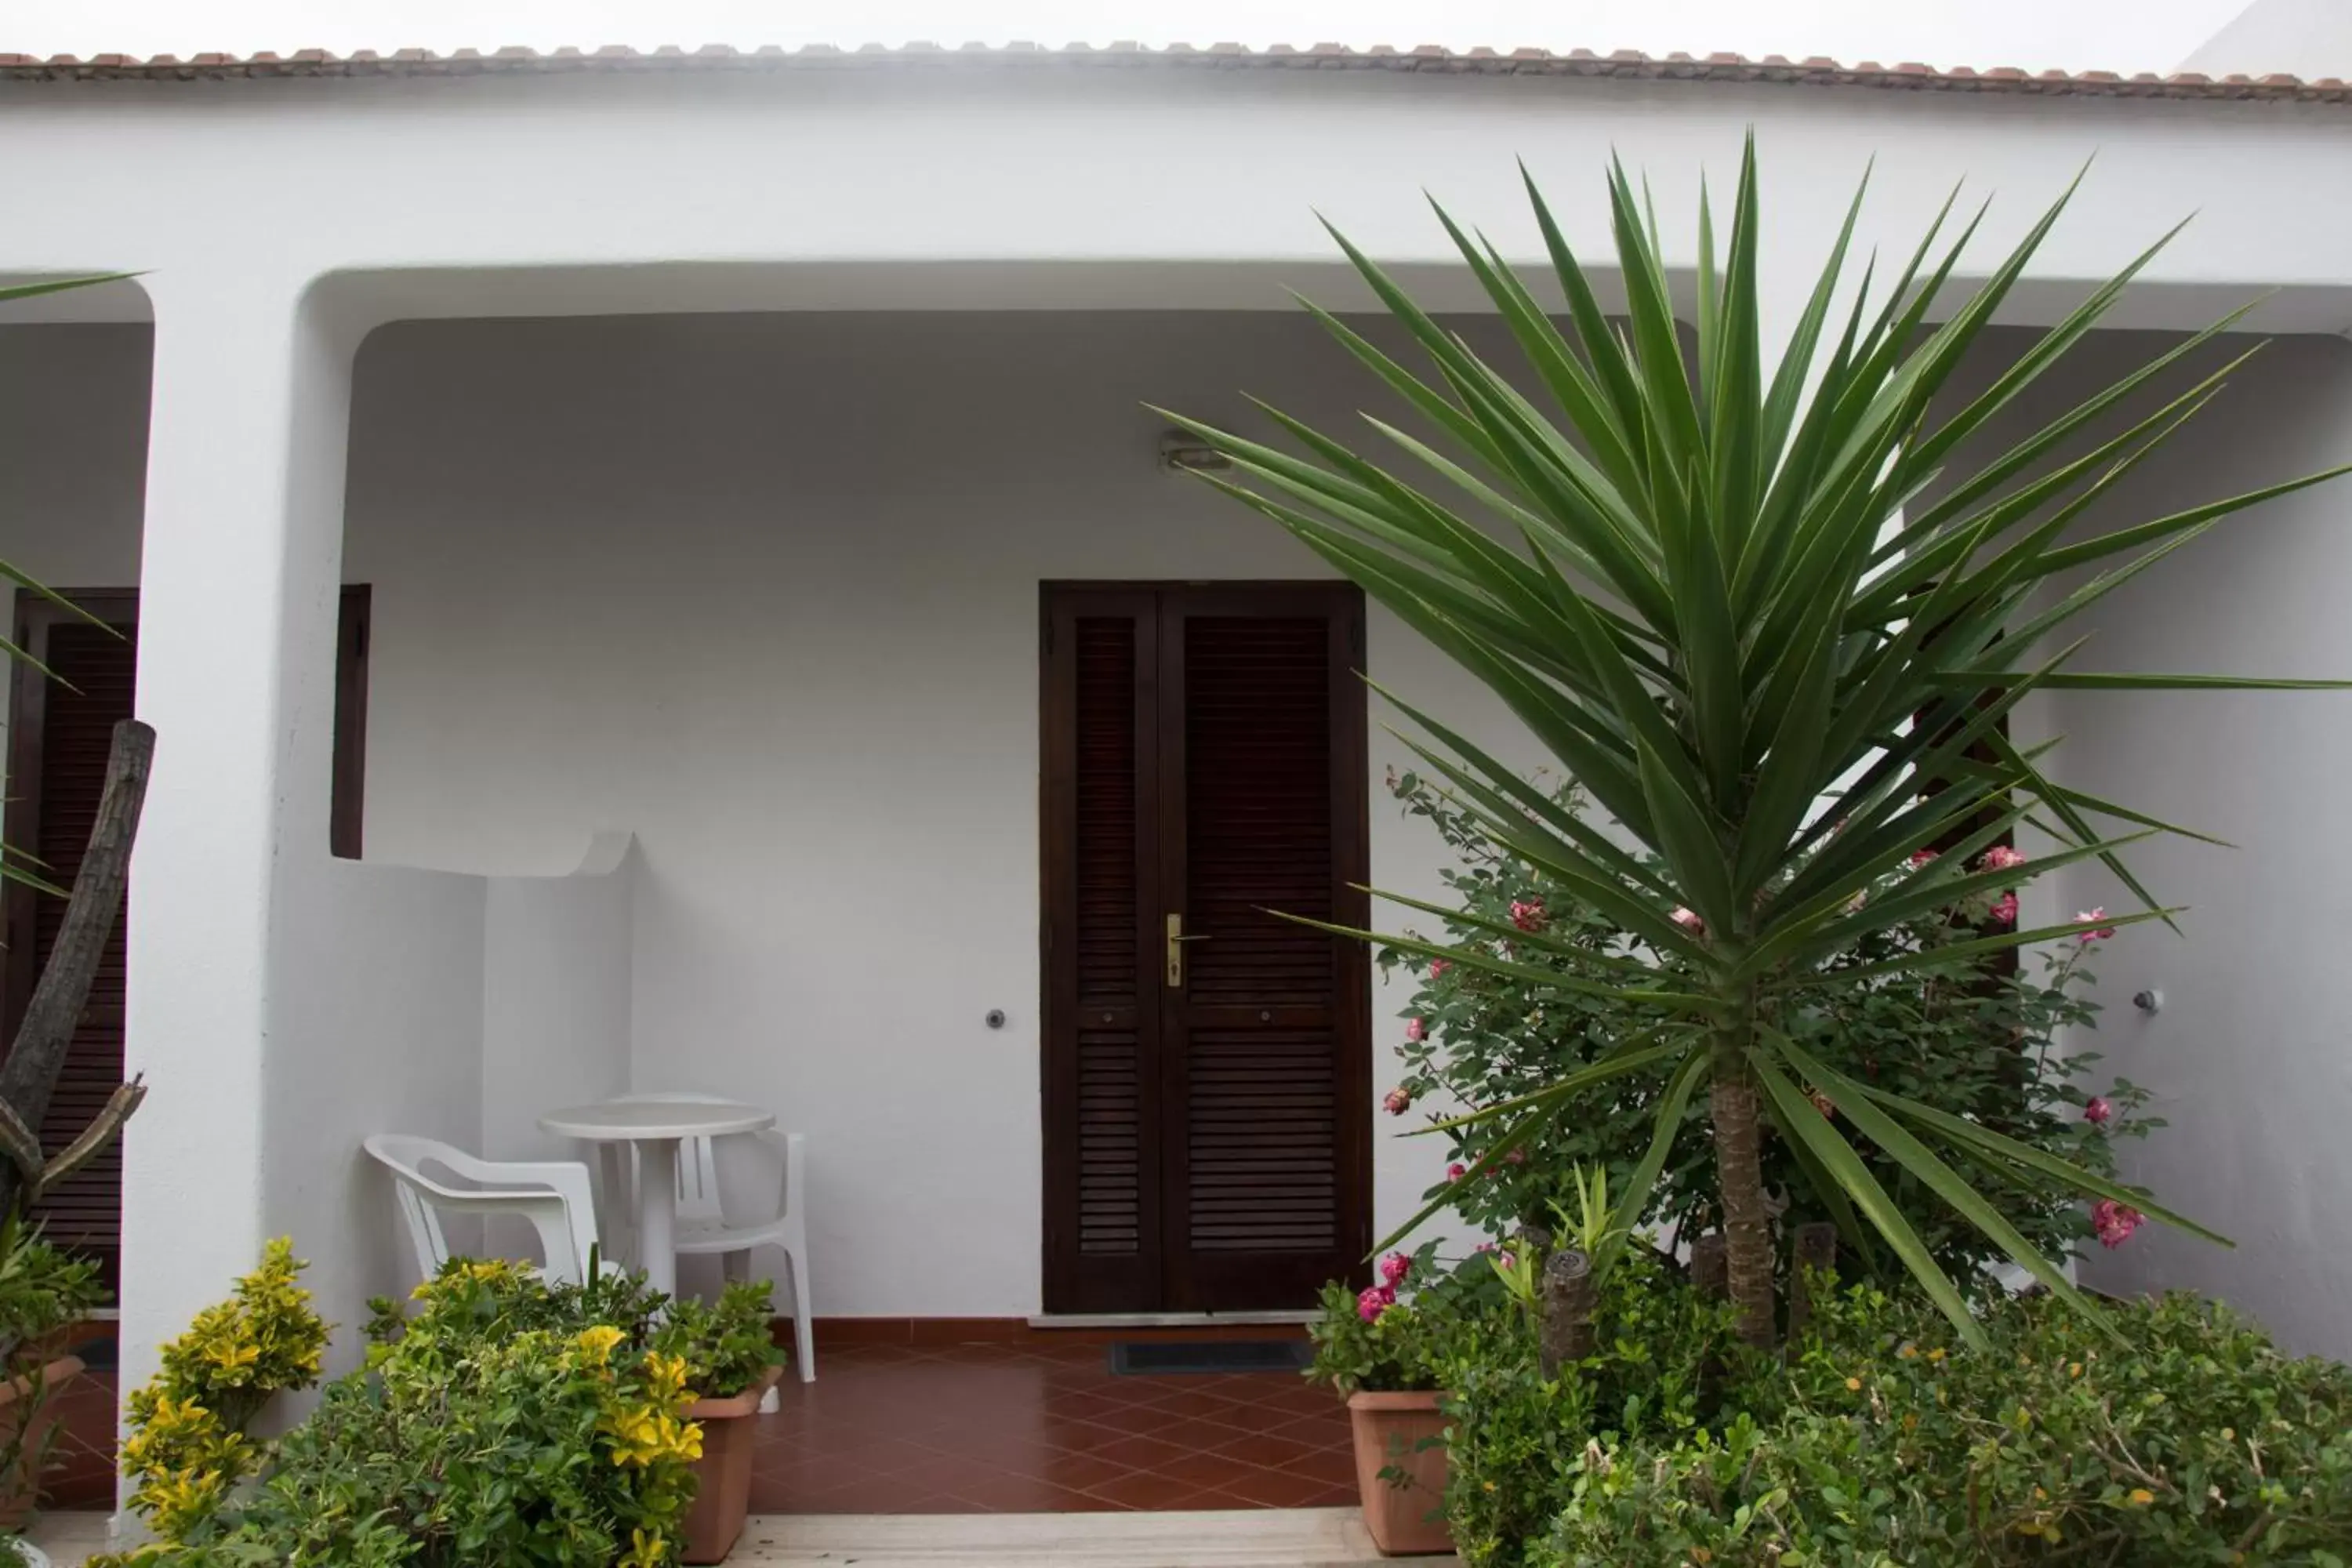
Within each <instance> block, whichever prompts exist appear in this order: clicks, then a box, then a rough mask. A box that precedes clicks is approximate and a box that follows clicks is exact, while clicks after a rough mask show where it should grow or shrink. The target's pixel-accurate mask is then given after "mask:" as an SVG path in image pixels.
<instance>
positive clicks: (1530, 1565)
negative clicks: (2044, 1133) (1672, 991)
mask: <svg viewBox="0 0 2352 1568" xmlns="http://www.w3.org/2000/svg"><path fill="white" fill-rule="evenodd" d="M1628 1263H1629V1265H1633V1269H1632V1272H1630V1273H1626V1274H1624V1275H1623V1277H1622V1278H1612V1280H1611V1281H1610V1282H1609V1285H1608V1286H1607V1287H1606V1288H1605V1289H1604V1310H1603V1316H1602V1335H1601V1348H1600V1349H1599V1351H1598V1352H1596V1354H1595V1357H1594V1359H1593V1360H1592V1361H1591V1363H1587V1364H1585V1365H1584V1366H1582V1367H1580V1368H1579V1369H1578V1370H1577V1372H1576V1373H1575V1374H1574V1375H1573V1376H1569V1377H1563V1378H1562V1380H1561V1381H1560V1382H1559V1384H1556V1385H1555V1384H1543V1383H1542V1382H1540V1380H1538V1378H1536V1377H1535V1375H1534V1373H1533V1364H1532V1359H1531V1357H1526V1356H1523V1358H1522V1359H1520V1360H1517V1361H1516V1362H1515V1361H1513V1360H1511V1359H1510V1358H1509V1356H1508V1355H1507V1354H1497V1353H1495V1350H1494V1347H1491V1346H1490V1347H1486V1348H1485V1349H1484V1350H1483V1351H1482V1352H1481V1353H1480V1356H1479V1358H1478V1359H1479V1361H1480V1363H1481V1364H1479V1365H1478V1366H1477V1367H1475V1369H1472V1370H1469V1371H1467V1372H1465V1373H1464V1374H1463V1375H1462V1376H1461V1377H1460V1379H1459V1387H1458V1391H1457V1395H1456V1398H1455V1400H1454V1404H1453V1405H1452V1408H1453V1410H1454V1419H1455V1426H1454V1433H1453V1438H1452V1462H1453V1468H1454V1483H1453V1488H1452V1490H1451V1492H1450V1493H1449V1496H1448V1510H1449V1512H1450V1514H1451V1515H1452V1517H1453V1520H1454V1529H1455V1532H1456V1539H1457V1541H1458V1542H1460V1544H1461V1547H1462V1552H1463V1557H1464V1559H1465V1562H1467V1563H1473V1564H1481V1565H1504V1564H1507V1565H1509V1568H1600V1565H1602V1564H1607V1565H1610V1568H1647V1565H1650V1564H1658V1565H1661V1568H1664V1565H1667V1564H1672V1565H1675V1568H1683V1565H1685V1564H1715V1565H1717V1568H1751V1565H1752V1568H1828V1565H1832V1564H1836V1565H1841V1568H1880V1565H1884V1564H1913V1563H1917V1564H1935V1565H1937V1568H1943V1565H1945V1564H1979V1565H1988V1568H1990V1565H2000V1564H2010V1563H2045V1562H2047V1563H2058V1562H2082V1563H2101V1564H2105V1563H2121V1564H2133V1565H2144V1568H2174V1565H2177V1564H2178V1565H2186V1564H2199V1563H2307V1564H2312V1565H2314V1568H2340V1565H2341V1563H2343V1562H2345V1561H2347V1560H2352V1436H2347V1432H2352V1372H2347V1369H2346V1368H2344V1367H2342V1366H2339V1365H2336V1364H2334V1363H2326V1362H2320V1361H2308V1360H2305V1361H2298V1360H2294V1359H2293V1358H2290V1357H2287V1356H2285V1355H2283V1354H2282V1353H2280V1352H2278V1350H2277V1349H2276V1348H2275V1347H2274V1346H2273V1345H2272V1343H2271V1342H2270V1341H2269V1340H2268V1339H2267V1338H2266V1337H2265V1336H2264V1335H2263V1333H2262V1332H2261V1331H2258V1330H2256V1329H2255V1328H2253V1327H2252V1326H2251V1325H2250V1324H2248V1323H2246V1322H2245V1321H2243V1320H2242V1319H2239V1318H2236V1317H2234V1316H2233V1315H2231V1313H2230V1312H2229V1311H2228V1310H2226V1309H2223V1308H2221V1307H2218V1306H2214V1305H2211V1304H2210V1303H2206V1302H2201V1301H2199V1300H2194V1299H2191V1298H2189V1297H2185V1296H2174V1297H2168V1298H2165V1299H2163V1300H2156V1301H2151V1302H2144V1303H2137V1304H2127V1305H2119V1306H2116V1307H2115V1308H2114V1309H2113V1310H2112V1311H2111V1313H2110V1314H2109V1316H2110V1318H2111V1321H2112V1325H2113V1328H2114V1330H2115V1333H2114V1335H2113V1336H2112V1337H2111V1336H2110V1335H2109V1334H2108V1333H2107V1332H2105V1331H2103V1330H2102V1329H2101V1328H2100V1327H2099V1326H2098V1325H2096V1324H2095V1323H2093V1322H2091V1321H2086V1320H2085V1319H2084V1318H2083V1317H2082V1316H2081V1315H2080V1314H2078V1313H2075V1312H2073V1311H2070V1310H2067V1309H2065V1308H2064V1307H2063V1305H2062V1304H2061V1303H2059V1302H2057V1301H2056V1300H2054V1299H2053V1298H2050V1297H2046V1296H2039V1295H2037V1296H2030V1297H2024V1298H2015V1299H2003V1300H1998V1301H1995V1302H1991V1303H1989V1304H1988V1305H1987V1306H1986V1308H1985V1309H1984V1312H1983V1319H1982V1321H1983V1327H1984V1329H1985V1331H1986V1332H1987V1334H1988V1336H1989V1338H1990V1342H1991V1348H1990V1350H1989V1351H1969V1350H1966V1349H1965V1348H1963V1347H1962V1346H1961V1345H1960V1343H1959V1342H1958V1339H1957V1337H1956V1336H1955V1334H1954V1332H1953V1330H1952V1328H1951V1326H1950V1324H1949V1323H1948V1321H1946V1320H1945V1319H1944V1317H1943V1316H1942V1315H1941V1314H1940V1313H1939V1312H1938V1311H1937V1310H1935V1309H1934V1308H1933V1307H1932V1306H1930V1305H1928V1304H1927V1302H1925V1301H1924V1300H1920V1299H1918V1298H1917V1297H1916V1295H1908V1294H1906V1295H1905V1296H1902V1297H1895V1296H1890V1295H1888V1294H1887V1293H1885V1291H1883V1290H1881V1289H1878V1288H1876V1287H1874V1286H1868V1285H1864V1286H1856V1287H1853V1288H1850V1289H1844V1290H1842V1291H1841V1290H1832V1289H1827V1288H1826V1282H1824V1288H1823V1289H1820V1290H1819V1291H1817V1294H1819V1295H1821V1296H1822V1297H1823V1300H1822V1302H1821V1305H1820V1306H1819V1307H1818V1308H1817V1309H1816V1313H1815V1317H1814V1320H1813V1322H1812V1323H1811V1326H1809V1328H1808V1329H1807V1330H1806V1331H1804V1332H1803V1334H1801V1336H1799V1338H1798V1339H1797V1341H1796V1342H1794V1343H1793V1344H1792V1345H1791V1347H1790V1360H1789V1361H1787V1362H1785V1363H1783V1362H1781V1361H1780V1360H1779V1359H1778V1358H1771V1357H1758V1356H1755V1355H1753V1354H1748V1353H1745V1352H1741V1351H1739V1350H1738V1349H1737V1348H1735V1347H1734V1346H1733V1345H1731V1344H1730V1343H1728V1342H1726V1341H1725V1340H1724V1339H1723V1338H1722V1337H1721V1336H1723V1335H1724V1334H1726V1333H1727V1318H1726V1317H1724V1316H1723V1315H1722V1314H1723V1311H1724V1310H1723V1309H1721V1308H1720V1306H1719V1304H1718V1303H1714V1302H1711V1301H1708V1302H1703V1303H1701V1304H1700V1305H1699V1306H1697V1307H1696V1308H1686V1307H1685V1306H1683V1305H1679V1304H1677V1302H1678V1300H1679V1301H1680V1302H1689V1301H1691V1300H1693V1299H1694V1293H1693V1292H1691V1291H1689V1290H1687V1289H1682V1288H1680V1287H1679V1286H1678V1285H1676V1284H1675V1283H1674V1282H1673V1281H1672V1280H1671V1279H1669V1278H1667V1277H1666V1276H1665V1274H1664V1271H1663V1270H1660V1271H1657V1272H1652V1273H1650V1274H1649V1275H1648V1277H1647V1278H1644V1277H1643V1271H1644V1270H1645V1269H1648V1268H1651V1267H1652V1266H1651V1265H1649V1264H1647V1263H1646V1262H1644V1261H1643V1260H1641V1258H1640V1255H1638V1254H1637V1255H1633V1257H1631V1258H1629V1259H1628ZM1690 1310H1696V1311H1697V1312H1698V1313H1699V1314H1700V1316H1699V1318H1698V1319H1697V1320H1696V1321H1693V1320H1692V1319H1691V1318H1689V1317H1687V1316H1685V1312H1686V1311H1690Z"/></svg>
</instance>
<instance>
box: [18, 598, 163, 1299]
mask: <svg viewBox="0 0 2352 1568" xmlns="http://www.w3.org/2000/svg"><path fill="white" fill-rule="evenodd" d="M85 603H86V604H87V605H88V607H89V609H90V611H91V613H92V614H94V615H98V616H103V617H105V619H106V620H107V621H108V623H109V625H110V626H111V627H112V629H111V630H109V629H106V628H102V627H99V626H90V625H89V624H87V623H85V622H83V621H80V620H79V619H77V618H73V617H70V616H68V614H67V613H66V612H65V611H63V610H61V609H59V608H58V606H56V605H50V604H47V603H46V602H42V603H41V604H40V605H39V607H38V609H37V610H34V609H30V608H27V609H26V610H25V611H23V612H21V613H20V615H19V617H18V619H19V627H18V632H19V637H21V638H22V639H23V643H22V646H25V647H27V648H28V649H30V650H31V651H32V652H33V653H34V654H35V655H36V657H37V658H40V659H41V660H42V661H43V662H44V663H46V664H47V666H48V667H49V668H51V669H52V670H54V671H56V673H57V676H58V679H57V680H55V681H50V680H47V679H44V678H42V677H41V676H40V675H39V673H38V672H37V671H35V670H32V669H30V668H21V667H20V670H19V674H18V679H16V683H15V688H14V690H15V696H14V698H13V703H14V706H13V708H12V711H11V713H10V730H11V745H10V752H11V758H12V762H13V763H14V764H15V765H14V766H13V767H12V770H11V780H10V784H11V790H12V794H13V795H15V797H16V798H15V799H14V801H13V802H12V807H11V810H10V813H9V836H8V837H9V844H10V846H11V847H12V848H14V849H15V850H16V851H18V852H19V853H27V854H31V855H35V856H37V857H39V858H40V860H41V861H42V862H43V865H42V867H41V868H40V874H41V875H42V876H44V877H45V878H47V879H48V880H49V881H51V882H54V883H56V884H57V885H58V886H59V887H70V886H71V885H72V883H73V879H74V878H75V877H76V876H77V875H78V874H79V872H80V870H81V859H82V852H83V850H84V849H85V848H86V847H88V846H89V830H90V825H91V823H92V822H93V821H94V820H95V819H96V817H97V815H98V800H99V794H100V789H101V788H102V787H103V785H104V784H105V779H106V760H107V755H108V753H109V752H110V750H111V748H112V746H113V742H114V726H115V725H116V724H117V723H118V722H119V721H121V720H124V719H128V718H129V717H131V706H132V689H133V688H132V678H133V675H134V673H135V670H136V667H137V663H138V647H137V644H136V643H135V642H134V641H133V640H132V631H133V626H134V621H135V616H136V614H137V611H136V606H135V601H132V600H131V599H130V598H129V597H128V596H127V595H110V596H105V597H93V598H90V599H89V600H86V601H85ZM18 792H21V793H18ZM8 905H9V921H8V926H9V936H10V940H9V951H8V956H7V964H8V977H9V984H8V987H7V992H8V995H7V1006H6V1009H5V1013H6V1027H7V1031H8V1037H9V1038H12V1039H13V1038H14V1037H15V1035H16V1026H17V1024H18V1022H19V1021H20V1019H21V1018H22V1016H23V1014H24V1007H25V1004H26V1001H27V1000H29V999H30V997H31V995H32V989H33V983H34V981H35V980H36V979H37V978H38V976H39V974H40V973H41V967H42V965H44V964H46V963H47V962H48V958H49V952H50V949H52V948H53V947H55V946H56V945H57V938H58V929H59V927H60V926H61V925H62V924H63V923H64V920H65V910H66V903H65V900H63V899H59V898H53V897H48V896H46V895H41V894H37V893H33V892H31V891H30V890H29V889H11V890H10V893H9V897H8ZM125 923H126V920H125V917H124V916H121V915H118V916H117V917H116V919H115V922H114V929H113V930H112V931H110V932H109V933H108V934H107V939H106V949H105V953H104V956H103V957H102V958H101V959H100V963H99V967H98V975H97V978H96V980H95V981H94V982H93V983H92V984H91V986H90V992H89V1005H88V1006H87V1007H85V1008H84V1009H83V1012H82V1016H81V1021H80V1025H79V1027H78V1028H76V1030H75V1031H74V1037H73V1043H72V1045H71V1046H70V1047H68V1050H67V1055H66V1063H65V1068H64V1070H63V1071H62V1072H61V1073H60V1074H59V1075H58V1083H57V1088H56V1090H55V1091H54V1092H53V1093H52V1094H51V1095H50V1097H49V1106H48V1111H47V1115H46V1116H45V1117H44V1118H43V1121H42V1124H41V1142H42V1145H43V1147H45V1148H46V1149H47V1150H48V1152H51V1153H56V1152H58V1151H59V1150H61V1149H63V1148H64V1147H65V1146H66V1145H67V1144H68V1143H69V1142H72V1141H73V1140H74V1138H75V1137H77V1136H78V1135H79V1133H80V1131H81V1130H82V1129H83V1128H85V1127H87V1126H88V1125H89V1122H90V1120H91V1119H92V1118H93V1117H95V1116H96V1115H97V1114H98V1112H99V1110H100V1109H101V1108H102V1107H103V1106H104V1105H105V1103H106V1100H107V1097H108V1096H109V1095H110V1094H111V1093H113V1092H114V1086H115V1085H116V1084H118V1083H120V1082H121V1081H122V1035H123V1016H124V1005H125V1002H126V1000H127V995H126V993H127V988H128V979H129V967H128V964H127V963H126V960H125V942H124V935H123V928H124V925H125ZM121 1213H122V1151H121V1143H120V1142H117V1143H114V1144H110V1146H108V1147H107V1148H106V1149H105V1150H103V1151H102V1152H100V1154H99V1155H98V1157H97V1158H95V1159H93V1160H92V1161H90V1163H89V1164H87V1165H84V1166H83V1167H82V1168H81V1169H80V1170H79V1171H77V1172H75V1173H73V1174H72V1175H70V1176H68V1177H67V1178H66V1179H65V1180H64V1181H62V1182H60V1183H59V1184H58V1185H57V1186H56V1187H54V1188H52V1189H51V1190H50V1191H49V1192H48V1193H47V1194H45V1195H44V1196H43V1197H42V1199H41V1201H40V1202H39V1203H38V1204H37V1205H35V1206H34V1209H33V1216H34V1218H35V1220H36V1221H37V1223H38V1224H40V1225H41V1226H43V1227H44V1229H45V1230H46V1232H47V1236H48V1237H49V1239H50V1240H52V1241H54V1242H56V1243H58V1245H59V1246H62V1247H73V1248H77V1249H79V1250H82V1251H85V1252H88V1253H90V1254H92V1255H93V1256H95V1257H97V1258H99V1260H100V1263H101V1265H102V1266H104V1267H105V1268H106V1269H107V1271H108V1272H109V1273H110V1274H112V1273H113V1272H114V1269H115V1267H116V1265H117V1261H118V1259H117V1249H118V1248H119V1247H120V1246H121Z"/></svg>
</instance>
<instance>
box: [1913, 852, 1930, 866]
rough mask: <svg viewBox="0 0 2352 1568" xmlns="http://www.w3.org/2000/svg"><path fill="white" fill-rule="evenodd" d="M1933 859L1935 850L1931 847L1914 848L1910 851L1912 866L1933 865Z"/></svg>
mask: <svg viewBox="0 0 2352 1568" xmlns="http://www.w3.org/2000/svg"><path fill="white" fill-rule="evenodd" d="M1935 860H1936V852H1935V851H1934V850H1933V849H1914V850H1913V851H1911V864H1913V865H1914V866H1929V865H1933V864H1934V863H1935Z"/></svg>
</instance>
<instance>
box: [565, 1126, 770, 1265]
mask: <svg viewBox="0 0 2352 1568" xmlns="http://www.w3.org/2000/svg"><path fill="white" fill-rule="evenodd" d="M539 1124H540V1125H541V1127H543V1128H545V1129H546V1130H547V1131H550V1132H552V1133H554V1134H555V1135H556V1136H558V1137H560V1138H578V1139H582V1140H583V1141H585V1142H590V1143H634V1144H635V1145H636V1146H637V1249H638V1251H639V1252H640V1253H642V1254H643V1255H644V1257H643V1261H644V1264H645V1269H646V1282H647V1283H649V1284H650V1285H652V1286H653V1288H654V1289H656V1290H658V1291H660V1292H661V1293H662V1294H663V1295H665V1296H675V1295H677V1151H678V1145H679V1144H680V1143H682V1142H685V1141H686V1140H687V1139H688V1138H723V1137H725V1136H726V1135H727V1134H729V1133H730V1132H757V1131H760V1130H761V1128H764V1127H773V1126H774V1125H775V1124H776V1116H775V1112H773V1111H771V1110H761V1109H760V1108H759V1107H758V1106H756V1105H737V1104H734V1103H732V1102H725V1101H721V1102H710V1103H700V1102H696V1101H692V1100H605V1101H604V1102H603V1103H602V1104H599V1105H575V1106H572V1107H571V1108H570V1109H569V1110H551V1111H549V1112H548V1113H547V1114H546V1115H545V1116H542V1117H541V1118H540V1119H539Z"/></svg>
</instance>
